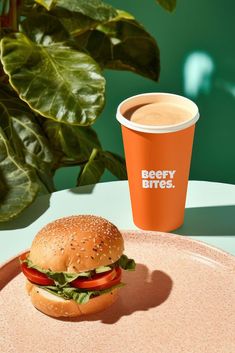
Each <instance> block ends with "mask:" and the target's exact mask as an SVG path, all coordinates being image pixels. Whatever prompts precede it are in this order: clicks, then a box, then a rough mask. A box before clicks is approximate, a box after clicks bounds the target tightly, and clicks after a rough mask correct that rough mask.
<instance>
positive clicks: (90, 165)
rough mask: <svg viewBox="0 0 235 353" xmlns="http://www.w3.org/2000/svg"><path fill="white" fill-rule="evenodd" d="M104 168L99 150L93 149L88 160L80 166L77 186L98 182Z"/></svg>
mask: <svg viewBox="0 0 235 353" xmlns="http://www.w3.org/2000/svg"><path fill="white" fill-rule="evenodd" d="M104 170H105V164H104V162H103V159H102V158H100V154H99V151H98V150H97V149H95V148H94V149H93V151H92V153H91V156H90V158H89V160H88V162H87V163H86V164H85V165H83V166H82V167H81V171H80V173H79V176H78V180H77V186H82V185H90V184H95V183H98V182H99V180H100V178H101V176H102V174H103V173H104Z"/></svg>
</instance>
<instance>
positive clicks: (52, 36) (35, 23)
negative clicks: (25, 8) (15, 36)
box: [20, 13, 70, 46]
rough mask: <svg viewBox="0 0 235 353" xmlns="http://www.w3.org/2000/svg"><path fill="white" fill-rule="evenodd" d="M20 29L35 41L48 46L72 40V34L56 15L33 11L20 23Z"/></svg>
mask: <svg viewBox="0 0 235 353" xmlns="http://www.w3.org/2000/svg"><path fill="white" fill-rule="evenodd" d="M20 30H21V32H23V33H24V34H26V35H27V37H28V38H30V39H31V40H32V41H33V42H35V43H38V44H41V45H43V46H48V45H51V44H54V43H64V42H68V41H69V40H70V34H69V33H68V32H67V31H66V29H65V28H64V26H63V25H62V24H61V22H60V21H59V20H58V19H57V18H56V17H54V16H51V15H49V14H44V13H41V14H40V13H33V14H32V15H29V16H27V18H25V19H24V20H23V21H22V22H21V23H20Z"/></svg>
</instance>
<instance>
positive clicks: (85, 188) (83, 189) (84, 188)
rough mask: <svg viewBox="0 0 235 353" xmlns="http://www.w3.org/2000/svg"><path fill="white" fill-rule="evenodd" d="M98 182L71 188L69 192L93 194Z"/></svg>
mask: <svg viewBox="0 0 235 353" xmlns="http://www.w3.org/2000/svg"><path fill="white" fill-rule="evenodd" d="M95 186H96V184H90V185H85V186H79V187H77V188H73V189H69V192H72V193H73V194H92V192H93V190H94V188H95Z"/></svg>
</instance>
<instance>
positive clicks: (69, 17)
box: [50, 7, 100, 36]
mask: <svg viewBox="0 0 235 353" xmlns="http://www.w3.org/2000/svg"><path fill="white" fill-rule="evenodd" d="M50 14H51V15H53V16H54V17H56V18H57V19H58V20H59V21H60V22H61V24H62V25H63V26H64V28H65V29H66V30H67V31H68V32H69V33H70V34H71V35H72V36H77V35H78V34H81V33H84V32H86V31H87V30H89V29H91V28H95V27H96V26H97V25H98V24H99V23H100V22H99V21H97V20H93V19H92V18H90V17H88V16H85V15H83V14H81V13H78V12H72V11H69V10H67V9H63V8H60V7H56V8H55V9H53V10H52V11H51V12H50Z"/></svg>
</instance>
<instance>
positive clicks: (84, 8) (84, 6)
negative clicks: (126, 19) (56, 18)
mask: <svg viewBox="0 0 235 353" xmlns="http://www.w3.org/2000/svg"><path fill="white" fill-rule="evenodd" d="M43 1H45V0H43ZM55 5H56V7H60V8H63V9H66V10H69V11H71V12H73V13H80V14H82V15H85V16H87V17H90V18H92V19H93V20H96V21H99V22H106V21H109V20H110V19H112V18H114V17H115V16H117V11H116V10H115V9H114V8H113V7H112V6H111V5H109V4H106V3H104V2H103V1H101V0H79V1H71V0H56V1H55Z"/></svg>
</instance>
